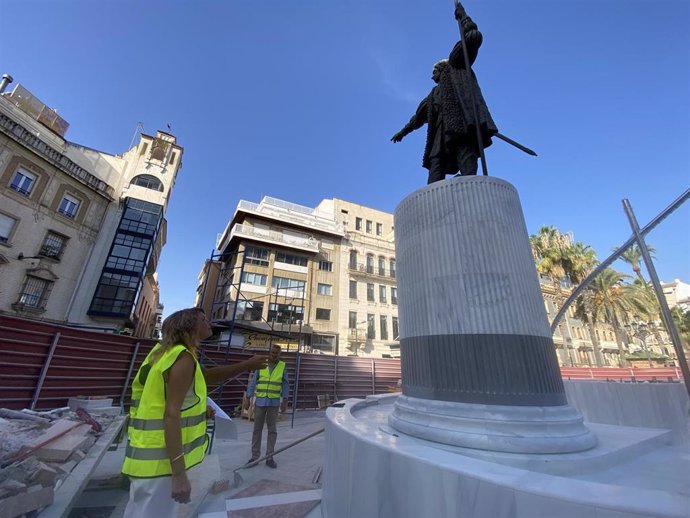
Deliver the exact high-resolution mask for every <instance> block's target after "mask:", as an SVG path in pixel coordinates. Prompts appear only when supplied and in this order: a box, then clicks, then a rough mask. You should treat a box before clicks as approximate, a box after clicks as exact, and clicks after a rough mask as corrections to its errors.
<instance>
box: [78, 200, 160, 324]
mask: <svg viewBox="0 0 690 518" xmlns="http://www.w3.org/2000/svg"><path fill="white" fill-rule="evenodd" d="M162 208H163V207H162V206H161V205H156V204H155V203H150V202H147V201H143V200H137V199H135V198H126V199H125V211H124V213H123V214H122V218H121V219H120V224H119V226H118V228H117V233H116V234H115V239H114V241H113V246H112V248H111V251H110V254H109V255H108V258H107V260H106V265H105V268H104V269H103V272H102V273H101V278H100V280H99V281H98V286H97V287H96V292H95V293H94V296H93V300H92V301H91V307H90V308H89V311H88V312H87V314H89V315H103V316H116V317H124V318H128V317H129V316H130V313H131V312H132V309H133V306H134V300H135V299H136V294H137V292H138V290H139V286H140V284H141V282H140V279H143V277H144V273H145V267H146V264H147V258H148V257H149V254H150V250H151V249H152V248H153V243H154V241H155V238H156V233H157V232H158V227H159V225H160V222H161V221H162V219H163V215H162Z"/></svg>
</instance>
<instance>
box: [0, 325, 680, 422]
mask: <svg viewBox="0 0 690 518" xmlns="http://www.w3.org/2000/svg"><path fill="white" fill-rule="evenodd" d="M137 344H138V345H137ZM154 344H155V342H154V341H153V340H146V339H142V338H137V337H131V336H121V335H114V334H110V333H102V332H97V331H93V330H86V329H79V328H70V327H65V326H61V325H58V324H51V323H48V322H40V321H35V320H28V319H23V318H17V317H11V316H7V315H0V407H6V408H12V409H20V408H29V407H30V406H31V404H32V401H34V399H35V408H38V409H43V408H55V407H61V406H64V405H66V404H67V400H68V399H69V398H70V397H73V396H78V395H88V396H105V397H112V398H113V400H114V403H115V404H120V398H121V396H122V394H123V393H124V405H125V407H127V406H128V405H129V402H130V399H129V398H130V390H131V383H132V380H131V378H132V377H133V376H134V375H135V374H136V372H137V370H138V369H139V367H140V365H141V362H142V361H143V360H144V358H145V357H146V355H147V354H148V352H149V351H150V350H151V348H152V347H153V345H154ZM53 346H54V347H53ZM51 352H52V354H51ZM135 352H136V357H134V354H135ZM252 355H253V353H248V352H243V351H241V350H237V349H231V350H230V352H229V354H228V355H227V360H228V362H229V363H230V364H232V363H235V362H239V361H242V360H246V359H248V358H250V357H251V356H252ZM282 358H283V360H284V361H285V363H286V366H287V369H288V375H289V377H290V391H291V394H290V401H291V402H292V398H293V395H294V390H295V389H296V390H297V408H317V407H318V396H320V395H329V396H330V401H331V402H333V401H338V400H342V399H347V398H364V397H366V396H368V395H370V394H383V393H386V392H390V391H391V390H394V389H395V388H396V387H397V384H398V380H399V379H400V378H401V374H400V360H399V359H387V358H383V359H381V358H376V359H373V358H361V357H351V356H328V355H319V354H300V355H299V377H298V376H297V361H298V360H297V355H296V354H295V353H287V352H285V353H283V355H282ZM201 360H202V363H203V364H204V366H205V367H206V368H209V367H211V366H213V365H223V364H224V363H225V361H226V350H225V348H224V347H222V346H218V345H211V346H205V347H203V348H202V354H201ZM130 368H131V377H130V379H129V380H128V377H127V375H128V372H129V370H130ZM561 374H562V376H563V378H564V379H580V380H603V381H606V380H609V381H628V382H646V381H652V382H653V381H658V382H667V381H678V380H680V379H681V373H680V369H678V368H674V367H662V368H624V369H619V368H613V367H592V368H586V367H584V368H580V367H562V368H561ZM298 378H299V379H298ZM248 381H249V375H248V374H247V373H244V374H242V375H240V376H238V377H237V378H235V379H233V380H231V381H229V382H228V383H226V384H225V385H224V387H223V390H222V395H221V393H220V389H219V388H218V387H209V395H210V396H211V397H212V398H213V399H214V400H216V402H217V403H218V404H219V405H220V406H221V407H222V408H223V409H225V410H226V411H233V410H234V409H235V408H236V407H237V406H238V405H240V404H241V402H242V395H243V394H244V392H245V390H246V388H247V383H248ZM125 383H126V384H127V386H125ZM39 388H40V391H39V390H38V389H39ZM37 392H38V397H36V396H37Z"/></svg>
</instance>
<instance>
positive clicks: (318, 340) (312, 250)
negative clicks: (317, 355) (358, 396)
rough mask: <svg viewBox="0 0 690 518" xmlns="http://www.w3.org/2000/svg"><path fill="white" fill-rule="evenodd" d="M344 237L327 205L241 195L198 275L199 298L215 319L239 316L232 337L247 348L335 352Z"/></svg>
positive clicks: (217, 321) (218, 321)
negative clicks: (214, 250)
mask: <svg viewBox="0 0 690 518" xmlns="http://www.w3.org/2000/svg"><path fill="white" fill-rule="evenodd" d="M343 237H344V229H343V227H342V225H341V224H340V223H338V222H336V221H335V219H334V218H333V211H332V206H331V207H329V206H328V204H322V205H319V207H317V208H314V209H312V208H309V207H304V206H301V205H296V204H294V203H290V202H286V201H283V200H278V199H275V198H270V197H264V198H263V199H262V200H261V201H260V203H252V202H249V201H244V200H242V201H240V202H239V204H238V205H237V208H236V210H235V213H234V215H233V217H232V219H231V220H230V222H229V223H228V225H227V227H226V228H225V231H224V232H223V233H222V235H221V236H220V237H219V240H218V243H217V244H216V246H217V250H218V254H217V255H216V256H214V257H213V258H211V259H210V260H209V261H207V263H206V265H205V267H204V269H203V270H202V272H201V274H200V276H199V281H200V282H199V289H198V296H197V305H198V306H201V307H204V308H206V310H207V312H208V313H209V314H210V315H211V318H212V320H213V321H214V323H215V324H216V325H218V324H219V323H222V322H228V321H233V315H234V328H235V332H234V333H233V338H232V339H233V340H235V341H236V342H235V343H238V342H239V343H240V344H241V345H243V346H244V347H249V348H252V347H259V348H263V347H267V346H268V344H269V343H278V344H281V345H282V346H283V347H284V348H286V349H295V348H296V347H297V345H298V343H299V344H301V345H303V346H304V347H306V348H307V350H310V351H320V352H323V353H330V354H334V353H337V352H338V350H339V347H340V343H339V335H338V300H339V298H340V289H341V287H340V285H339V282H338V272H339V271H340V267H341V266H340V260H341V251H340V247H341V241H342V239H343ZM217 268H219V270H218V271H216V269H217ZM213 277H217V278H218V281H217V283H216V284H215V288H214V287H213ZM209 286H211V287H210V288H209ZM202 294H203V296H202ZM209 295H212V296H213V302H209V300H208V297H209Z"/></svg>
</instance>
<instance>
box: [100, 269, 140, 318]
mask: <svg viewBox="0 0 690 518" xmlns="http://www.w3.org/2000/svg"><path fill="white" fill-rule="evenodd" d="M138 287H139V276H138V274H134V275H126V274H117V273H110V272H103V275H101V279H100V281H99V282H98V287H97V288H96V294H95V295H94V297H93V302H92V303H91V311H95V312H99V313H115V314H127V315H128V314H129V311H130V309H131V307H132V304H133V303H134V297H135V295H136V293H137V289H138Z"/></svg>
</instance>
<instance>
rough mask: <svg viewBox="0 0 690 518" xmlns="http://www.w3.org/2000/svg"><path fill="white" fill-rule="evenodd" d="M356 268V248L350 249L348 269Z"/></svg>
mask: <svg viewBox="0 0 690 518" xmlns="http://www.w3.org/2000/svg"><path fill="white" fill-rule="evenodd" d="M356 269H357V250H350V270H356Z"/></svg>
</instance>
